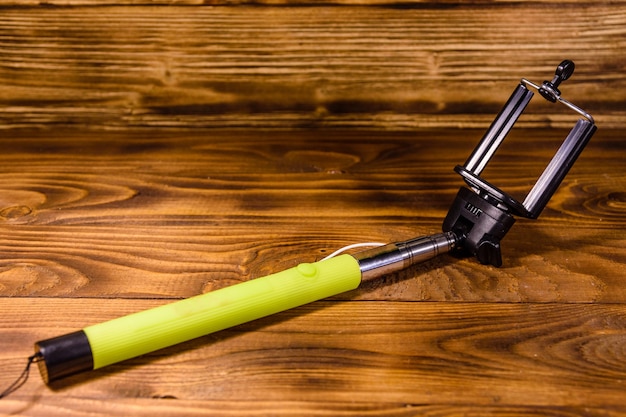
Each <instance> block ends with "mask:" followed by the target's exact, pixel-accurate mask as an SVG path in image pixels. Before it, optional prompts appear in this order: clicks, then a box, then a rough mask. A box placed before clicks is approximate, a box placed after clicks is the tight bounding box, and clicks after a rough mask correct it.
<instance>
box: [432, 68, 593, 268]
mask: <svg viewBox="0 0 626 417" xmlns="http://www.w3.org/2000/svg"><path fill="white" fill-rule="evenodd" d="M573 72H574V63H573V62H572V61H569V60H565V61H563V62H561V63H560V64H559V66H558V67H557V69H556V72H555V75H554V78H553V80H552V81H544V82H543V84H542V85H537V84H535V83H533V82H531V81H528V80H526V79H522V80H521V82H520V84H519V85H518V86H517V88H516V89H515V90H514V91H513V94H512V95H511V97H510V98H509V100H508V101H507V102H506V104H505V105H504V107H503V108H502V110H501V111H500V113H499V114H498V116H497V117H496V118H495V120H494V121H493V123H492V124H491V126H490V127H489V129H488V130H487V132H486V133H485V135H484V136H483V138H482V140H481V141H480V142H479V143H478V145H477V146H476V148H475V149H474V151H473V152H472V154H471V155H470V157H469V158H468V159H467V161H466V162H465V164H464V165H462V166H460V165H457V166H456V167H455V168H454V170H455V171H456V172H457V173H458V174H460V175H461V176H462V177H463V179H464V180H465V182H466V183H467V185H469V187H470V189H468V188H465V187H462V188H461V189H460V190H459V192H458V194H457V196H456V198H455V200H454V202H453V203H452V206H451V207H450V210H449V212H448V215H447V216H446V218H445V219H444V222H443V227H442V228H443V231H444V232H449V231H452V232H454V233H455V234H456V235H457V236H460V237H462V238H461V239H460V243H459V244H458V245H457V247H456V249H455V252H456V253H457V254H459V255H464V256H476V257H477V258H478V260H479V261H480V262H481V263H483V264H491V265H493V266H496V267H499V266H501V265H502V255H501V251H500V241H501V240H502V238H504V236H505V235H506V233H507V232H508V231H509V229H510V228H511V226H512V225H513V223H515V218H514V217H513V215H516V216H520V217H525V218H529V219H536V218H537V217H539V214H541V212H542V211H543V209H544V207H545V206H546V204H547V203H548V201H549V200H550V198H551V197H552V195H553V194H554V192H555V191H556V190H557V188H558V187H559V185H560V184H561V181H562V180H563V178H565V175H567V173H568V171H569V169H570V168H571V167H572V165H573V164H574V162H575V161H576V159H577V158H578V156H579V155H580V153H581V152H582V150H583V149H584V147H585V145H587V143H588V142H589V139H591V136H593V134H594V132H595V131H596V125H595V123H594V120H593V118H592V117H591V115H589V114H588V113H586V112H585V111H583V110H582V109H580V108H579V107H577V106H575V105H573V104H572V103H570V102H569V101H567V100H565V99H563V98H562V97H561V92H560V91H559V89H558V86H559V85H560V84H561V82H562V81H565V80H567V79H568V78H569V77H570V76H571V75H572V73H573ZM529 88H533V89H535V90H537V91H538V92H539V94H540V95H541V96H543V97H544V98H545V99H546V100H548V101H550V102H553V103H556V102H560V103H562V104H564V105H565V106H567V107H568V108H569V109H571V110H573V111H575V112H576V113H578V114H579V115H580V116H581V118H580V119H579V120H578V121H577V122H576V124H575V125H574V127H573V128H572V130H571V131H570V132H569V134H568V135H567V137H566V138H565V140H564V141H563V143H562V145H561V147H560V148H559V150H558V151H557V152H556V154H555V155H554V156H553V157H552V160H551V161H550V162H549V164H548V166H547V167H546V169H545V170H544V171H543V173H542V174H541V175H540V177H539V178H538V179H537V181H536V183H535V184H534V186H533V187H532V189H531V190H530V191H529V192H528V194H527V195H526V198H525V199H524V201H523V202H521V203H520V202H518V201H517V200H516V199H514V198H513V197H511V196H510V195H509V194H507V193H506V192H504V191H502V190H500V189H499V188H497V187H496V186H494V185H492V184H490V183H489V182H487V181H485V180H484V179H483V178H481V177H480V174H481V173H482V171H483V170H484V169H485V167H486V165H487V163H488V162H489V160H490V159H491V158H492V157H493V155H494V153H495V152H496V150H497V149H498V147H499V146H500V145H501V144H502V141H503V140H504V139H505V137H506V136H507V134H508V133H509V131H510V130H511V128H512V127H513V125H514V124H515V122H516V121H517V119H518V118H519V117H520V115H521V114H522V113H523V112H524V109H525V108H526V106H527V105H528V103H529V102H530V100H531V98H532V97H533V95H534V93H533V92H532V91H531V90H530V89H529Z"/></svg>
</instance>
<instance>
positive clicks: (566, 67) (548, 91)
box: [539, 59, 576, 103]
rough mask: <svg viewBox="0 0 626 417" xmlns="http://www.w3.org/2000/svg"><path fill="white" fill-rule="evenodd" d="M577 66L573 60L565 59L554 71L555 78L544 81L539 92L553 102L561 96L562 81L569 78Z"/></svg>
mask: <svg viewBox="0 0 626 417" xmlns="http://www.w3.org/2000/svg"><path fill="white" fill-rule="evenodd" d="M575 68H576V66H575V65H574V62H573V61H570V60H569V59H566V60H564V61H563V62H561V63H560V64H559V66H558V67H556V71H555V72H554V78H553V79H552V81H544V82H543V84H542V85H541V88H540V89H539V93H541V95H542V96H543V97H544V98H545V99H546V100H548V101H551V102H553V103H555V102H556V100H557V99H558V98H559V97H560V96H561V92H560V91H559V88H558V87H559V85H560V84H561V82H563V81H565V80H567V79H568V78H569V77H571V76H572V74H573V73H574V69H575Z"/></svg>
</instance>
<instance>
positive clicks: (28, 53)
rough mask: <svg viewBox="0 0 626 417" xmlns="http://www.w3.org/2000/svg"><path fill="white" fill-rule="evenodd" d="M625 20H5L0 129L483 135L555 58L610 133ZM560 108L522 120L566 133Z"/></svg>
mask: <svg viewBox="0 0 626 417" xmlns="http://www.w3.org/2000/svg"><path fill="white" fill-rule="evenodd" d="M555 16H558V18H555ZM625 23H626V6H624V3H614V2H612V3H611V4H596V3H594V4H587V3H580V2H576V3H573V4H563V3H559V5H553V4H550V5H545V4H542V3H528V4H526V3H524V4H521V3H515V2H512V3H508V2H506V3H498V4H495V3H494V4H492V3H489V4H483V5H482V6H477V5H475V4H467V5H460V6H458V7H441V6H437V5H435V4H431V3H427V4H425V5H424V7H418V8H410V7H409V8H394V7H249V6H241V7H215V8H212V7H176V6H168V7H148V6H145V7H142V6H133V7H123V6H119V7H72V8H54V7H52V8H43V7H39V8H28V7H27V8H21V7H19V8H5V9H3V10H2V15H1V16H0V55H1V56H2V60H0V93H1V94H0V128H2V129H11V128H22V127H36V128H49V127H52V126H58V125H64V126H68V125H69V126H78V127H81V128H88V129H92V130H93V129H98V130H102V129H126V128H133V129H138V128H154V127H158V128H175V129H191V128H202V127H211V128H215V127H226V128H228V127H230V128H232V127H254V128H258V127H264V128H294V127H300V128H302V127H304V128H316V129H318V128H325V127H333V128H339V127H350V128H355V127H362V128H363V127H367V128H384V129H416V128H420V127H421V128H423V127H450V126H458V127H481V128H485V127H486V126H487V125H488V124H489V123H490V122H491V120H492V119H493V117H494V115H495V114H496V113H497V112H498V110H499V109H500V108H501V106H502V105H503V103H504V102H505V100H506V99H507V98H508V96H509V94H510V93H511V91H512V90H513V88H514V87H515V85H516V84H517V83H518V81H519V79H520V78H521V77H526V78H529V79H532V80H535V81H536V82H542V81H543V80H544V79H546V78H551V76H552V74H553V72H554V68H555V66H556V64H558V63H559V62H560V61H561V60H562V59H564V58H569V59H573V60H574V61H575V62H576V63H577V64H578V68H579V69H578V71H577V72H576V74H575V75H574V77H573V79H572V81H570V82H569V84H570V85H571V87H568V86H566V85H564V86H563V88H562V90H563V91H564V95H565V96H566V97H567V98H568V99H569V100H570V101H573V102H575V103H577V104H579V105H580V106H582V107H583V108H586V109H587V110H588V111H589V112H590V113H592V114H593V115H594V116H596V115H597V121H598V123H599V124H600V125H601V126H603V127H604V128H609V127H620V126H623V123H624V120H625V118H624V117H625V114H624V111H625V110H624V109H626V105H625V100H624V94H623V91H626V89H625V88H624V86H625V85H624V83H625V81H624V71H623V68H622V62H621V56H622V53H621V51H622V50H623V48H624V46H625V44H626V29H624V28H626V24H625ZM546 28H549V32H546V31H547V29H546ZM555 40H558V43H555V42H556V41H555ZM562 107H563V106H551V107H548V105H547V104H546V105H538V107H534V106H531V107H530V108H529V114H528V116H527V117H525V118H524V119H523V120H522V123H524V124H525V125H526V126H542V127H545V126H561V127H564V126H571V124H572V117H573V116H571V115H570V114H569V113H568V112H567V111H566V110H565V109H564V108H562ZM574 119H575V117H574Z"/></svg>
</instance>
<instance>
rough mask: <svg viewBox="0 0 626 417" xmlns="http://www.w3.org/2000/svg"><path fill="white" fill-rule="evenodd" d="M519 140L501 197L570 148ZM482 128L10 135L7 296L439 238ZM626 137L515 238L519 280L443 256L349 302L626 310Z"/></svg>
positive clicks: (217, 276)
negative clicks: (458, 168)
mask: <svg viewBox="0 0 626 417" xmlns="http://www.w3.org/2000/svg"><path fill="white" fill-rule="evenodd" d="M521 133H525V134H524V135H522V139H521V140H515V139H516V138H512V139H513V142H512V143H511V145H512V146H511V147H508V148H507V147H506V146H503V149H502V151H503V152H504V154H503V158H502V160H500V161H494V162H495V166H494V168H493V169H492V170H491V171H490V175H491V176H490V177H488V178H490V179H492V178H493V179H499V178H502V181H501V182H500V181H498V182H495V183H497V184H500V185H501V186H502V188H503V189H509V190H513V191H519V190H520V189H524V188H525V189H528V184H529V183H530V182H531V181H534V180H535V179H536V175H535V173H534V172H533V171H534V170H535V168H537V167H536V166H535V163H536V164H537V166H538V167H539V168H542V167H543V166H542V165H541V164H540V163H539V161H540V160H543V161H546V162H547V159H548V158H545V157H539V156H541V155H544V154H545V152H546V151H548V150H550V148H556V142H559V141H560V140H562V138H563V137H564V132H561V131H546V132H543V133H540V132H536V131H530V132H521ZM481 134H482V132H479V131H475V132H465V131H463V132H461V131H455V130H451V131H423V132H419V133H416V134H408V133H393V134H392V133H384V134H380V133H378V134H372V133H368V132H354V131H353V132H334V133H333V132H325V133H324V134H323V135H321V136H319V135H318V134H317V133H311V132H309V133H306V132H283V133H280V132H273V133H252V132H221V133H220V132H210V133H207V134H185V135H181V134H177V135H171V134H154V135H148V136H146V135H144V134H137V135H130V134H106V135H105V134H101V135H99V136H97V137H93V136H92V135H88V134H77V133H74V134H67V135H60V136H58V137H57V136H50V135H49V134H47V133H44V134H31V133H29V134H21V135H20V134H17V133H14V134H13V135H12V136H11V137H7V138H5V140H4V141H2V145H1V146H2V149H3V164H2V168H1V171H2V175H1V176H0V202H1V204H0V249H1V255H0V295H4V296H22V297H30V296H37V297H42V296H64V297H127V298H128V297H131V298H132V297H157V298H178V297H188V296H191V295H195V294H198V293H202V292H207V291H211V290H214V289H217V288H221V287H224V286H227V285H232V284H235V283H238V282H242V281H245V280H248V279H252V278H256V277H260V276H264V275H267V274H270V273H273V272H277V271H280V270H283V269H286V268H289V267H292V266H295V265H297V264H298V263H299V262H303V261H314V260H319V259H321V258H322V257H323V256H325V255H327V254H328V253H330V252H331V251H333V250H334V249H337V248H339V247H342V246H345V245H348V244H351V243H355V242H362V241H372V240H373V241H383V242H389V241H398V240H404V239H410V238H412V237H416V236H419V235H424V234H430V233H436V232H438V231H439V230H440V228H441V222H442V220H443V218H444V216H445V214H446V212H447V210H448V207H449V205H450V203H451V201H452V199H453V197H454V195H455V193H456V192H457V190H458V188H459V187H460V186H461V185H462V181H461V179H460V177H459V176H458V175H456V174H455V173H454V172H453V171H452V169H451V168H452V167H453V166H454V165H455V164H457V163H460V162H462V161H463V160H464V159H465V158H466V155H468V154H469V151H470V149H469V148H471V146H473V143H472V144H471V145H468V144H467V143H465V142H467V137H468V136H473V137H476V138H478V137H480V135H481ZM472 142H473V139H472ZM621 143H622V135H621V133H620V132H607V131H603V132H601V135H600V134H599V136H598V137H597V138H595V139H594V141H593V142H592V143H591V144H590V145H589V147H588V149H587V150H586V151H585V153H584V154H583V156H582V157H581V160H580V161H579V163H578V164H577V165H576V166H575V168H574V169H573V171H572V173H571V175H570V177H569V178H568V179H567V181H566V182H565V184H564V185H563V187H562V188H561V189H560V190H559V191H558V192H557V194H556V195H555V197H554V199H553V201H552V202H551V203H550V206H549V208H548V209H546V211H545V212H544V213H543V214H542V217H541V218H540V219H539V220H537V221H529V220H524V219H521V220H519V222H518V224H517V225H515V226H514V227H513V228H512V230H511V232H510V233H509V235H508V236H507V238H506V239H505V240H504V241H503V252H504V263H505V268H503V269H496V268H491V267H486V266H482V265H479V264H478V263H477V262H476V261H475V260H473V259H468V260H456V259H454V258H451V257H447V256H446V257H444V258H441V259H437V260H434V261H432V262H430V263H427V264H424V265H419V266H416V267H415V268H412V269H410V270H408V271H405V272H403V273H400V274H396V275H393V276H390V277H387V278H386V279H383V280H381V281H379V282H373V283H370V284H368V285H367V286H365V287H364V288H363V289H361V290H359V291H357V292H354V293H350V294H346V295H343V296H341V297H340V298H342V299H353V298H357V299H364V300H372V299H373V300H381V299H396V300H432V301H446V300H464V301H506V302H528V301H535V302H555V301H559V300H567V301H568V302H595V301H602V302H624V300H626V290H625V289H624V286H623V283H622V279H621V277H622V273H621V271H622V269H623V265H624V263H625V262H626V249H625V248H626V245H625V244H624V243H625V242H624V233H623V230H624V218H625V217H624V204H623V201H624V193H623V190H624V189H625V188H626V183H625V182H624V178H623V176H621V175H620V174H618V173H619V172H620V169H621V163H622V162H621V161H622V158H621V157H620V155H623V153H624V151H623V149H622V148H621V146H622V145H621ZM514 156H517V159H515V158H514ZM433 161H434V162H433ZM515 161H517V162H521V161H524V163H523V164H519V165H512V163H515ZM529 172H531V174H529ZM502 184H504V185H502Z"/></svg>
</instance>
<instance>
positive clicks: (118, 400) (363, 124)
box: [0, 1, 626, 417]
mask: <svg viewBox="0 0 626 417" xmlns="http://www.w3.org/2000/svg"><path fill="white" fill-rule="evenodd" d="M13 3H14V4H15V5H16V7H5V8H4V9H1V10H0V91H1V92H2V95H1V96H0V121H1V126H0V128H1V129H2V131H0V133H1V137H0V149H1V150H2V151H1V153H0V368H1V369H2V372H1V373H0V388H4V387H5V386H7V385H9V384H10V383H11V382H12V381H13V380H14V379H15V378H16V377H17V376H18V375H19V373H20V372H21V370H22V369H23V367H24V365H25V360H26V357H27V356H28V355H30V354H31V353H32V345H33V343H34V342H35V341H37V340H41V339H45V338H48V337H53V336H57V335H60V334H64V333H67V332H70V331H74V330H78V329H80V328H82V327H84V326H87V325H89V324H93V323H98V322H101V321H104V320H107V319H112V318H115V317H118V316H121V315H124V314H127V313H131V312H134V311H140V310H143V309H146V308H149V307H153V306H157V305H162V304H165V303H168V302H171V301H174V300H178V299H182V298H185V297H189V296H192V295H195V294H200V293H205V292H209V291H213V290H216V289H219V288H223V287H225V286H229V285H233V284H237V283H239V282H243V281H246V280H250V279H253V278H256V277H261V276H264V275H267V274H269V273H272V272H277V271H280V270H283V269H286V268H289V267H292V266H295V265H297V264H298V263H300V262H303V261H307V262H308V261H315V260H319V259H321V258H322V257H324V256H326V255H328V254H329V253H330V252H332V251H333V250H335V249H337V248H339V247H342V246H344V245H347V244H351V243H356V242H364V241H383V242H388V241H398V240H404V239H409V238H412V237H416V236H420V235H424V234H431V233H436V232H439V231H440V229H441V222H442V220H443V218H444V216H445V214H446V213H447V210H448V207H449V206H450V203H451V202H452V199H453V198H454V196H455V194H456V192H457V190H458V189H459V187H461V186H462V185H463V181H462V179H461V178H460V177H459V176H458V175H457V174H455V173H454V172H453V170H452V169H453V167H454V166H455V165H457V164H462V163H463V162H464V161H465V159H466V158H467V156H468V155H469V153H470V152H471V150H472V149H473V147H474V146H475V144H476V143H477V141H478V140H479V139H480V138H481V136H482V134H483V133H484V131H485V129H486V128H487V126H488V124H489V122H490V121H491V120H492V119H493V117H494V116H495V114H496V113H497V111H498V109H499V108H500V106H501V105H502V104H503V103H504V101H505V100H506V98H507V97H508V95H509V94H510V92H511V91H512V89H513V88H514V87H515V85H516V83H517V82H518V80H519V78H521V77H527V78H530V79H533V80H535V81H538V82H541V81H542V80H543V79H544V78H546V77H550V76H551V74H552V72H553V70H554V66H555V65H556V64H557V63H558V62H559V59H560V58H569V57H571V58H572V59H574V60H575V61H576V63H577V64H578V66H579V70H578V71H579V72H577V73H576V74H575V75H574V77H573V78H572V80H571V81H568V82H567V83H566V84H564V85H563V87H562V90H563V91H564V95H566V96H567V97H568V99H571V101H574V102H576V103H577V104H580V105H581V106H582V107H584V108H585V109H586V110H588V111H589V112H590V113H592V114H593V115H594V116H595V117H596V119H597V122H598V125H599V128H600V130H599V131H598V133H597V134H596V136H595V137H594V138H593V139H592V141H591V143H590V144H589V145H588V147H587V149H586V150H585V151H584V153H583V154H582V156H581V158H580V159H579V161H578V162H577V163H576V165H575V166H574V168H573V169H572V170H571V172H570V174H569V175H568V177H567V178H566V179H565V181H564V183H563V184H562V186H561V188H560V189H559V190H558V191H557V193H556V194H555V196H554V197H553V199H552V201H551V202H550V204H549V205H548V207H547V208H546V210H545V211H544V213H543V214H542V215H541V217H540V218H539V219H538V220H535V221H531V220H525V219H519V220H518V221H517V223H516V224H515V225H514V226H513V228H512V229H511V231H510V232H509V234H508V235H507V237H506V238H505V240H504V241H503V242H502V246H503V257H504V259H503V261H504V266H503V267H502V268H494V267H491V266H485V265H481V264H479V263H478V262H477V261H476V260H474V259H457V258H454V257H451V256H448V255H445V256H441V257H439V258H436V259H434V260H432V261H430V262H427V263H423V264H420V265H418V266H415V267H412V268H410V269H408V270H405V271H403V272H401V273H397V274H393V275H390V276H387V277H384V278H382V279H379V280H377V281H373V282H370V283H367V284H365V285H363V286H362V287H361V288H359V289H358V290H355V291H352V292H349V293H345V294H341V295H338V296H336V297H332V298H331V299H327V300H324V301H320V302H316V303H313V304H310V305H306V306H303V307H300V308H296V309H293V310H289V311H286V312H284V313H280V314H277V315H274V316H271V317H268V318H264V319H261V320H258V321H255V322H252V323H248V324H244V325H241V326H238V327H235V328H232V329H229V330H225V331H222V332H219V333H215V334H212V335H208V336H206V337H202V338H199V339H196V340H194V341H191V342H188V343H184V344H182V345H178V346H174V347H171V348H167V349H164V350H162V351H158V352H155V353H153V354H149V355H146V356H143V357H140V358H137V359H133V360H129V361H127V362H124V363H121V364H117V365H112V366H110V367H107V368H104V369H101V370H97V371H94V372H91V373H87V374H82V375H77V376H74V377H70V378H68V379H66V380H63V381H60V382H59V383H56V384H53V385H52V386H49V387H48V386H46V385H44V384H43V383H42V382H41V380H40V378H39V376H38V375H37V373H36V371H33V372H32V374H31V378H30V379H29V381H28V382H27V383H26V384H25V385H24V386H23V387H22V388H21V389H20V390H18V391H17V392H15V393H13V394H12V395H11V396H9V397H7V398H4V399H2V400H0V414H2V415H19V416H46V417H50V416H73V415H76V416H82V415H103V416H104V415H125V416H151V417H153V416H166V415H225V416H226V415H228V416H231V415H242V416H259V415H290V416H291V415H293V416H414V415H428V416H444V415H445V416H455V415H475V416H484V415H499V416H500V415H502V416H505V415H506V416H519V415H545V416H572V415H585V416H617V415H624V414H626V395H625V392H626V285H625V278H624V268H625V264H626V238H625V237H624V236H625V231H626V224H625V222H624V219H625V218H626V176H625V175H624V157H625V156H626V146H625V145H624V134H625V131H624V129H623V122H624V120H626V118H625V114H624V111H625V109H626V106H624V101H625V95H624V93H623V85H624V80H623V62H624V61H623V59H622V55H620V54H623V53H622V52H621V51H622V48H623V46H624V43H625V40H626V36H625V33H626V32H624V30H623V27H624V25H623V20H624V19H626V6H624V5H622V3H619V2H618V3H616V4H614V5H597V6H595V7H592V6H587V5H585V4H584V3H582V2H576V1H573V2H569V3H568V2H566V3H563V4H562V5H561V6H559V8H558V11H559V13H552V14H551V15H552V16H555V15H557V16H558V19H556V18H554V17H552V18H550V17H549V16H548V15H547V14H546V13H545V12H546V10H550V11H554V10H553V9H554V7H555V6H550V7H548V6H546V5H543V4H541V3H528V4H517V3H498V4H471V3H468V4H466V5H463V6H458V7H452V6H451V5H450V7H442V6H436V5H434V4H430V3H424V4H423V3H414V4H412V5H411V4H410V3H406V4H405V3H403V4H402V5H398V4H395V3H388V4H386V6H385V7H380V5H370V6H371V7H368V6H367V5H359V6H355V5H350V4H349V3H350V2H347V3H346V2H344V3H346V4H344V5H342V6H331V5H327V6H324V7H273V6H265V7H261V6H246V5H240V6H237V7H227V6H224V7H215V8H213V7H205V6H195V5H192V4H191V3H192V2H188V3H190V4H188V5H185V6H184V7H183V6H176V7H172V6H159V7H153V6H148V5H142V6H133V7H130V6H127V5H125V4H123V3H124V2H118V3H120V4H121V5H120V6H117V7H108V6H107V7H104V6H103V7H97V6H96V7H94V6H87V5H84V4H83V3H81V2H80V1H77V2H69V3H74V4H75V5H77V6H76V7H69V8H65V7H43V6H29V5H28V4H27V3H28V2H26V1H23V2H21V1H14V2H13ZM51 3H52V4H53V5H54V4H55V2H51ZM63 3H67V2H63ZM183 3H184V2H183ZM216 5H219V2H216ZM17 6H19V7H17ZM400 6H401V7H400ZM271 19H274V20H271ZM507 19H508V20H507ZM550 19H555V20H556V23H555V22H552V21H551V20H550ZM520 20H521V23H519V22H520ZM270 22H273V23H272V24H270ZM515 22H518V23H519V26H517V28H515V27H512V25H514V23H515ZM548 23H552V26H551V28H552V32H550V35H551V36H552V35H554V36H555V37H558V39H559V42H560V43H559V44H558V45H559V46H560V48H557V47H555V45H553V44H552V43H551V42H552V41H549V40H546V39H547V38H546V36H547V35H546V34H545V33H543V34H541V33H539V28H545V27H546V25H547V24H548ZM572 28H575V30H573V29H572ZM572 31H573V32H575V33H572ZM568 33H570V34H571V36H572V38H571V39H569V38H566V35H567V34H568ZM324 34H325V37H324V36H322V35H324ZM520 38H521V40H522V41H520ZM315 39H316V41H315V42H314V40H315ZM381 39H382V40H384V42H383V41H381ZM316 42H317V44H316ZM533 42H534V45H535V46H536V45H539V46H540V47H543V48H544V49H541V48H540V51H543V52H541V53H539V52H537V50H536V49H533V48H534V47H533ZM516 48H517V49H516ZM64 51H65V52H64ZM567 53H571V54H572V55H568V56H563V54H566V55H567ZM513 58H516V59H517V61H516V62H513ZM565 92H567V93H565ZM533 103H534V102H533ZM573 119H575V117H573V118H572V116H571V114H569V113H568V112H566V111H564V110H554V108H553V107H547V106H546V105H543V104H539V107H538V108H537V109H532V110H529V114H528V116H527V117H526V118H524V119H523V120H522V121H521V122H520V127H519V129H516V131H515V133H514V134H513V137H512V138H511V140H510V142H507V143H506V144H505V145H504V146H503V148H502V150H501V152H499V153H498V155H497V158H496V159H494V161H493V162H492V164H491V165H490V166H489V169H488V170H487V172H486V173H485V175H486V177H487V178H488V179H490V180H491V181H492V182H494V183H495V184H497V185H499V186H500V187H501V188H503V189H506V190H508V191H510V192H511V193H513V194H514V195H517V196H523V195H524V193H525V192H526V191H528V189H529V187H530V185H531V184H532V183H533V182H534V181H535V179H536V178H537V175H538V174H539V173H540V172H541V171H542V170H543V167H544V166H545V164H546V163H547V161H548V160H549V158H550V156H551V155H552V153H553V152H554V151H555V150H556V148H557V146H558V144H559V143H560V142H561V141H562V140H563V138H564V136H565V134H566V133H567V130H568V129H569V127H571V126H572V123H573V122H572V120H573Z"/></svg>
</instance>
